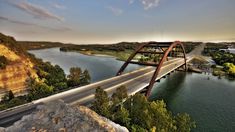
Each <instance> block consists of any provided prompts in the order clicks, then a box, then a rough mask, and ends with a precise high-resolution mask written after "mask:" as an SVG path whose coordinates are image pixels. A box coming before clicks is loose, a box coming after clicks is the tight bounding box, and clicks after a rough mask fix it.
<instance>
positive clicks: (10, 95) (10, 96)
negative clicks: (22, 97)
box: [2, 90, 15, 102]
mask: <svg viewBox="0 0 235 132" xmlns="http://www.w3.org/2000/svg"><path fill="white" fill-rule="evenodd" d="M13 98H15V96H14V94H13V92H12V91H11V90H10V91H8V93H6V94H5V95H4V96H3V97H2V101H3V102H8V101H10V100H12V99H13Z"/></svg>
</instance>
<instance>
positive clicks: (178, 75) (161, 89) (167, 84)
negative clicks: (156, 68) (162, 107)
mask: <svg viewBox="0 0 235 132" xmlns="http://www.w3.org/2000/svg"><path fill="white" fill-rule="evenodd" d="M186 74H187V73H186V72H181V71H177V72H174V73H171V74H170V75H169V76H167V77H166V78H162V79H161V80H160V82H156V83H155V85H154V87H153V90H152V92H151V95H150V97H149V99H150V100H152V101H153V100H161V99H163V100H164V101H165V102H166V103H168V102H169V101H170V100H172V99H173V98H174V97H175V96H177V93H178V91H179V90H180V89H181V87H182V84H183V83H184V81H185V77H186Z"/></svg>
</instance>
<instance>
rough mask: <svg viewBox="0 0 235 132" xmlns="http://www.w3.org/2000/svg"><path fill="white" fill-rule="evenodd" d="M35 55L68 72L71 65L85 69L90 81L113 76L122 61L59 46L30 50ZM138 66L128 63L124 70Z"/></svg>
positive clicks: (130, 69) (131, 69)
mask: <svg viewBox="0 0 235 132" xmlns="http://www.w3.org/2000/svg"><path fill="white" fill-rule="evenodd" d="M29 52H30V53H33V54H34V55H35V56H36V57H38V58H42V59H43V60H44V61H49V62H51V63H52V64H54V65H55V64H57V65H59V66H60V67H61V68H63V69H64V71H65V73H66V74H69V69H70V68H71V67H80V68H82V70H85V69H87V70H88V71H89V73H90V75H91V82H96V81H100V80H104V79H107V78H110V77H113V76H115V75H116V74H117V72H118V70H119V69H120V67H121V66H122V65H123V63H124V62H122V61H118V60H116V59H115V58H114V57H97V56H87V55H83V54H80V53H76V52H60V50H59V48H50V49H42V50H31V51H29ZM138 68H140V66H138V65H133V64H130V65H129V66H128V67H127V69H126V70H125V72H129V71H133V70H135V69H138Z"/></svg>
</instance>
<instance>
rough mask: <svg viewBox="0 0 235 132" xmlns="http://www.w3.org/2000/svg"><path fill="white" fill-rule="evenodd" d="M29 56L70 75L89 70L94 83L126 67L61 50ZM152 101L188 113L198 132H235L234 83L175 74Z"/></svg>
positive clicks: (159, 87)
mask: <svg viewBox="0 0 235 132" xmlns="http://www.w3.org/2000/svg"><path fill="white" fill-rule="evenodd" d="M30 52H31V53H33V54H35V55H36V56H37V57H39V58H42V59H43V60H45V61H50V62H52V63H53V64H58V65H59V66H61V67H62V68H63V69H64V70H65V72H66V73H67V74H68V73H69V68H70V67H74V66H78V67H81V68H82V69H88V70H89V72H90V74H91V77H92V81H93V82H95V81H99V80H103V79H106V78H109V77H113V76H115V74H116V73H117V71H118V70H119V68H120V67H121V66H122V64H123V62H121V61H117V60H116V59H115V58H110V57H95V56H86V55H82V54H79V53H75V52H60V51H59V48H52V49H44V50H34V51H30ZM137 68H140V67H139V66H136V65H130V66H128V69H127V71H131V70H135V69H137ZM208 77H209V80H208ZM150 98H151V99H152V100H156V99H164V101H165V102H166V103H167V107H168V108H169V109H170V110H171V111H172V112H173V113H184V112H186V113H188V114H189V115H190V116H191V117H192V118H193V120H195V121H196V125H197V128H196V129H194V130H193V131H195V132H235V81H229V80H227V79H224V78H222V79H218V78H217V77H214V76H211V75H205V74H197V73H185V72H175V73H173V74H171V75H170V76H168V77H167V78H165V79H161V81H160V82H157V83H156V84H155V87H154V89H153V91H152V95H151V97H150Z"/></svg>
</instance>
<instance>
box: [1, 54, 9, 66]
mask: <svg viewBox="0 0 235 132" xmlns="http://www.w3.org/2000/svg"><path fill="white" fill-rule="evenodd" d="M7 63H8V61H7V58H6V57H5V56H1V55H0V69H4V68H5V67H6V65H7Z"/></svg>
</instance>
